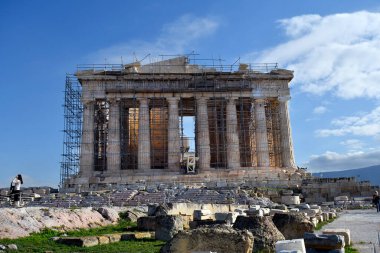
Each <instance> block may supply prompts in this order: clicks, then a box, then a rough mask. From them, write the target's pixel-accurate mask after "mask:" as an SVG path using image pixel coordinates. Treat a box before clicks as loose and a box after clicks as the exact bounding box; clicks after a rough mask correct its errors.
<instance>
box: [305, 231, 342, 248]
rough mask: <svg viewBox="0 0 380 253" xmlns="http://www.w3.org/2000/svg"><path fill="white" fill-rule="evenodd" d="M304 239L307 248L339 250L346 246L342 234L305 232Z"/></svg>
mask: <svg viewBox="0 0 380 253" xmlns="http://www.w3.org/2000/svg"><path fill="white" fill-rule="evenodd" d="M303 239H304V241H305V247H306V249H307V250H308V249H315V250H335V249H338V250H339V249H343V248H344V246H345V243H344V237H343V236H342V235H327V234H322V235H317V234H314V233H305V234H304V238H303Z"/></svg>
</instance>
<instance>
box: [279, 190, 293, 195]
mask: <svg viewBox="0 0 380 253" xmlns="http://www.w3.org/2000/svg"><path fill="white" fill-rule="evenodd" d="M281 195H282V196H292V195H293V190H282V192H281Z"/></svg>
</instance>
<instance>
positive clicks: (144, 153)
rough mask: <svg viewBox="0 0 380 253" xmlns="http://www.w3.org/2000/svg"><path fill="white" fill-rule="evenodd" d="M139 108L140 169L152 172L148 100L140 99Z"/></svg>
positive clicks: (138, 160)
mask: <svg viewBox="0 0 380 253" xmlns="http://www.w3.org/2000/svg"><path fill="white" fill-rule="evenodd" d="M138 100H139V103H140V106H139V131H138V135H139V136H138V155H137V162H138V169H139V170H141V171H148V170H150V124H149V105H148V99H147V98H140V99H138Z"/></svg>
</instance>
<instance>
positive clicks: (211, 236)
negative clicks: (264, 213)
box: [161, 216, 254, 253]
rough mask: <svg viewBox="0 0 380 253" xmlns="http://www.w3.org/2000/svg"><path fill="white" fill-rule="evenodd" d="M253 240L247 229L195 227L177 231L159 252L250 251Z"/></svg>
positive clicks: (243, 252)
mask: <svg viewBox="0 0 380 253" xmlns="http://www.w3.org/2000/svg"><path fill="white" fill-rule="evenodd" d="M239 217H242V216H239ZM253 240H254V238H253V236H252V233H251V232H249V231H247V230H243V231H239V230H235V229H232V228H230V227H214V228H197V229H194V230H189V231H179V232H178V233H177V234H176V235H175V236H174V237H173V239H171V240H170V241H168V242H167V243H166V245H165V246H164V247H163V248H162V249H161V253H169V252H207V253H210V252H231V253H232V252H234V253H252V250H253V243H254V242H253Z"/></svg>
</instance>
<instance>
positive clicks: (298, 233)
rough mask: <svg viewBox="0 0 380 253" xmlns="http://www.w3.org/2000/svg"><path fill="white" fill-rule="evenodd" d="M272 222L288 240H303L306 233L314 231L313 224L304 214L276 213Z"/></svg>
mask: <svg viewBox="0 0 380 253" xmlns="http://www.w3.org/2000/svg"><path fill="white" fill-rule="evenodd" d="M272 220H273V223H274V225H276V227H277V228H278V230H280V232H281V233H282V234H283V235H284V237H285V239H287V240H291V239H299V238H303V235H304V233H305V232H313V231H314V225H313V223H312V222H311V221H310V220H309V219H308V217H306V216H305V215H303V214H302V213H289V214H279V213H276V214H275V215H274V216H273V218H272Z"/></svg>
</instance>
